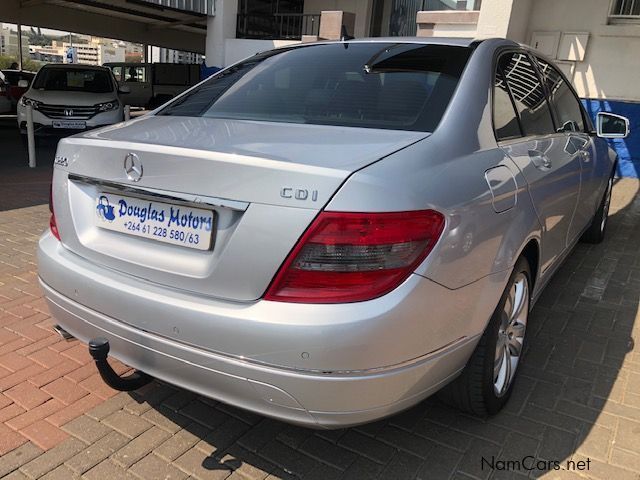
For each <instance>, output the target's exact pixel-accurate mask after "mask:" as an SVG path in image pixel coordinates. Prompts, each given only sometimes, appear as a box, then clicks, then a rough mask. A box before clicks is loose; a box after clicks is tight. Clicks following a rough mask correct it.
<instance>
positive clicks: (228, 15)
mask: <svg viewBox="0 0 640 480" xmlns="http://www.w3.org/2000/svg"><path fill="white" fill-rule="evenodd" d="M237 17H238V0H218V1H217V2H216V11H215V15H211V16H209V17H208V18H207V41H206V46H205V55H206V57H207V58H206V62H207V66H208V67H224V66H226V64H225V52H224V44H225V39H227V38H236V22H237Z"/></svg>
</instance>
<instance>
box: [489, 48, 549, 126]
mask: <svg viewBox="0 0 640 480" xmlns="http://www.w3.org/2000/svg"><path fill="white" fill-rule="evenodd" d="M498 64H499V65H498V68H499V69H500V70H501V71H502V73H503V75H504V78H505V80H506V82H507V85H508V86H509V90H510V91H511V95H512V97H513V100H514V103H515V105H516V109H517V111H518V115H519V116H520V125H521V127H522V129H523V133H524V135H547V134H550V133H555V128H554V125H553V119H552V117H551V110H550V108H549V104H548V102H547V99H546V95H545V92H544V88H543V87H542V82H541V80H540V77H539V76H538V72H537V71H536V69H535V68H534V66H533V65H532V63H531V60H530V59H529V56H528V55H527V54H525V53H524V52H513V53H507V54H504V55H502V56H501V57H500V61H499V62H498Z"/></svg>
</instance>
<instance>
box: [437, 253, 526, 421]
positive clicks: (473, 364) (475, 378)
mask: <svg viewBox="0 0 640 480" xmlns="http://www.w3.org/2000/svg"><path fill="white" fill-rule="evenodd" d="M531 286H532V283H531V269H530V267H529V262H527V260H526V259H525V258H524V257H520V258H519V259H518V261H517V262H516V265H515V267H514V269H513V272H512V273H511V276H510V277H509V281H508V283H507V286H506V288H505V290H504V293H503V294H502V297H500V301H499V302H498V306H497V307H496V309H495V311H494V312H493V315H492V316H491V320H489V324H488V325H487V328H486V329H485V331H484V333H483V334H482V337H481V338H480V341H479V342H478V345H477V346H476V349H475V350H474V352H473V354H472V355H471V358H470V359H469V361H468V362H467V366H466V367H465V368H464V370H463V371H462V373H461V374H460V376H459V377H458V378H456V379H455V380H454V381H453V382H451V383H450V384H449V385H447V386H446V387H444V388H443V389H442V390H441V391H440V392H439V393H438V396H439V398H440V399H441V400H442V401H444V402H445V403H447V404H449V405H451V406H453V407H456V408H458V409H460V410H463V411H465V412H468V413H471V414H473V415H477V416H481V417H486V416H489V415H495V414H496V413H498V412H499V411H500V410H501V409H502V407H504V405H505V404H506V403H507V401H508V400H509V397H510V396H511V392H512V391H513V385H514V383H515V379H516V377H517V373H518V366H519V365H520V362H521V360H522V354H523V353H524V348H525V342H526V326H527V320H528V319H529V310H530V307H531ZM514 299H515V301H514ZM514 304H516V309H515V311H514V309H513V308H512V307H513V305H514ZM505 326H506V328H505ZM505 360H508V361H507V362H505ZM507 367H509V368H507Z"/></svg>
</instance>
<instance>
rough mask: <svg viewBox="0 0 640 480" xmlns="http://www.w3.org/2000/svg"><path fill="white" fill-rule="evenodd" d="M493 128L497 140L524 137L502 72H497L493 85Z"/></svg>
mask: <svg viewBox="0 0 640 480" xmlns="http://www.w3.org/2000/svg"><path fill="white" fill-rule="evenodd" d="M493 127H494V129H495V132H496V139H497V140H507V139H510V138H516V137H520V136H522V132H521V130H520V121H519V120H518V114H517V113H516V110H515V107H514V105H513V101H512V100H511V94H510V93H509V88H508V87H507V82H506V81H505V79H504V76H503V74H502V71H500V70H498V71H497V72H496V78H495V83H494V85H493Z"/></svg>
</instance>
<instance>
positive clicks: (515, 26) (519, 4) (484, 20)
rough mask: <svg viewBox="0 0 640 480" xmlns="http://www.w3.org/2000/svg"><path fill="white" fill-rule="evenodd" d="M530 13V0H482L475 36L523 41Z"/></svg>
mask: <svg viewBox="0 0 640 480" xmlns="http://www.w3.org/2000/svg"><path fill="white" fill-rule="evenodd" d="M530 13H531V0H482V7H481V9H480V17H479V18H478V31H477V36H478V38H491V37H503V38H509V39H511V40H515V41H516V42H522V43H525V42H526V41H527V38H526V34H527V26H528V23H529V14H530Z"/></svg>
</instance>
